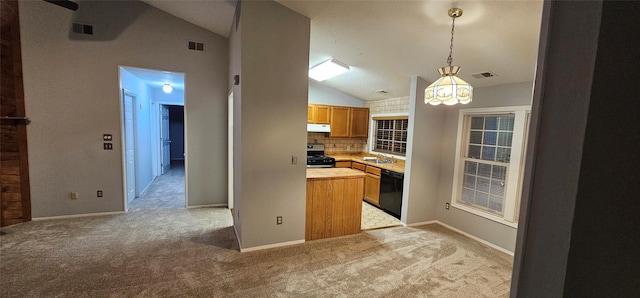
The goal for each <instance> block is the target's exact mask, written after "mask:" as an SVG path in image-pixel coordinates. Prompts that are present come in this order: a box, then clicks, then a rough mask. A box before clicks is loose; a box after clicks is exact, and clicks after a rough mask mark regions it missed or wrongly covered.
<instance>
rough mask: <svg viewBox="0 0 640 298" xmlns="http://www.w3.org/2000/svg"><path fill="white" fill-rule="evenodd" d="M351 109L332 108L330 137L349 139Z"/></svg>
mask: <svg viewBox="0 0 640 298" xmlns="http://www.w3.org/2000/svg"><path fill="white" fill-rule="evenodd" d="M350 109H351V108H348V107H335V106H334V107H331V132H330V133H329V137H333V138H346V137H349V121H350V114H351V113H350Z"/></svg>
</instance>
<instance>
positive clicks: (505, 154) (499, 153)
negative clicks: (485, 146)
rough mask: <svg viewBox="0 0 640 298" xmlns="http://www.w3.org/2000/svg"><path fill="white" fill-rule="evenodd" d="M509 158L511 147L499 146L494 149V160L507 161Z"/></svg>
mask: <svg viewBox="0 0 640 298" xmlns="http://www.w3.org/2000/svg"><path fill="white" fill-rule="evenodd" d="M510 160H511V149H509V148H500V147H498V148H497V149H496V161H499V162H509V161H510Z"/></svg>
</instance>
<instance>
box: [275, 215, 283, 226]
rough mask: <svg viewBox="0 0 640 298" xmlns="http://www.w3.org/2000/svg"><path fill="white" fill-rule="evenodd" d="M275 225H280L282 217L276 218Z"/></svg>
mask: <svg viewBox="0 0 640 298" xmlns="http://www.w3.org/2000/svg"><path fill="white" fill-rule="evenodd" d="M276 224H277V225H281V224H282V216H276Z"/></svg>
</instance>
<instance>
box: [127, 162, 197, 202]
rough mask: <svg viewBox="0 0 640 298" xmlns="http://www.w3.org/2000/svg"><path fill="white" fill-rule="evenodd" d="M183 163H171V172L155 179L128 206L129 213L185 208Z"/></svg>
mask: <svg viewBox="0 0 640 298" xmlns="http://www.w3.org/2000/svg"><path fill="white" fill-rule="evenodd" d="M184 190H185V180H184V161H176V160H173V161H171V170H170V171H169V172H167V173H165V174H164V175H161V176H158V177H156V179H155V180H154V181H153V182H152V183H151V185H149V188H148V189H147V190H146V191H145V192H144V193H143V194H142V196H140V197H139V198H136V199H135V200H133V202H131V203H130V204H129V212H132V211H142V210H145V211H152V210H156V209H166V208H178V209H180V208H185V199H184V195H185V194H184Z"/></svg>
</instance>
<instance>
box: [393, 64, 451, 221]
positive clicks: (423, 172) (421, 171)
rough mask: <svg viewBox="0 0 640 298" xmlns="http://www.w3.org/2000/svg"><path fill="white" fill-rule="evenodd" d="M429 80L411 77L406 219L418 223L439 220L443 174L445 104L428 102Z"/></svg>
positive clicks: (404, 217) (404, 190)
mask: <svg viewBox="0 0 640 298" xmlns="http://www.w3.org/2000/svg"><path fill="white" fill-rule="evenodd" d="M428 85H429V83H428V82H427V81H425V80H424V79H422V78H420V77H418V76H412V77H411V90H410V96H409V127H408V136H407V155H406V161H405V176H404V187H403V192H402V216H401V218H402V221H403V222H404V223H406V224H415V223H421V222H426V221H432V220H435V219H436V203H437V201H438V187H439V174H440V159H441V151H440V140H442V135H443V124H444V123H443V119H444V114H445V112H446V110H445V109H442V107H434V106H428V105H425V104H424V99H423V98H424V89H425V88H426V87H427V86H428Z"/></svg>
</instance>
